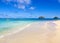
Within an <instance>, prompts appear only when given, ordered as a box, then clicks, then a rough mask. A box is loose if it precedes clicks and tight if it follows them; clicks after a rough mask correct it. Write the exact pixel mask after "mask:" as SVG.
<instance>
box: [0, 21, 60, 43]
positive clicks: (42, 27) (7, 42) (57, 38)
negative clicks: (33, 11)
mask: <svg viewBox="0 0 60 43" xmlns="http://www.w3.org/2000/svg"><path fill="white" fill-rule="evenodd" d="M0 43H60V21H52V22H51V21H50V22H49V21H48V22H35V23H33V24H31V25H30V26H28V27H26V28H24V30H23V31H20V32H18V33H15V34H13V35H9V36H6V37H4V38H1V39H0Z"/></svg>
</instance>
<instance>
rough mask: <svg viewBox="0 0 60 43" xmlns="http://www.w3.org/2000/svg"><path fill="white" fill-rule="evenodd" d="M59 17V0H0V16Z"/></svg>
mask: <svg viewBox="0 0 60 43" xmlns="http://www.w3.org/2000/svg"><path fill="white" fill-rule="evenodd" d="M39 16H44V17H46V18H52V17H54V16H58V17H60V0H0V18H38V17H39Z"/></svg>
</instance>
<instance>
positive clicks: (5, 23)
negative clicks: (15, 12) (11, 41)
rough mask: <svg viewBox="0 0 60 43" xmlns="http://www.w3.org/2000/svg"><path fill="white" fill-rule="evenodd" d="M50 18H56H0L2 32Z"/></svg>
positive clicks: (0, 32) (0, 31)
mask: <svg viewBox="0 0 60 43" xmlns="http://www.w3.org/2000/svg"><path fill="white" fill-rule="evenodd" d="M50 20H54V19H36V18H33V19H32V18H31V19H30V18H28V19H13V18H10V19H7V18H0V34H2V33H4V31H6V32H7V31H10V30H12V29H14V28H15V27H18V26H19V27H24V26H26V25H27V24H29V23H32V22H36V21H38V22H41V21H43V22H45V21H50Z"/></svg>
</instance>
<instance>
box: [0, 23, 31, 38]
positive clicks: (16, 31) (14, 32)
mask: <svg viewBox="0 0 60 43" xmlns="http://www.w3.org/2000/svg"><path fill="white" fill-rule="evenodd" d="M31 24H32V23H30V24H28V25H26V26H25V27H22V28H19V29H18V30H15V31H13V32H11V33H8V34H6V35H1V36H0V38H3V37H5V36H9V35H12V34H16V33H18V32H20V31H22V30H24V29H26V28H27V27H29V26H30V25H31Z"/></svg>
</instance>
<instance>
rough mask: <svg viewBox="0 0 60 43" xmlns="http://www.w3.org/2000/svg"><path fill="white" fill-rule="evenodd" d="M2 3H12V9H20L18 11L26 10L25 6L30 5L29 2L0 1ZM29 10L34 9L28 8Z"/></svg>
mask: <svg viewBox="0 0 60 43" xmlns="http://www.w3.org/2000/svg"><path fill="white" fill-rule="evenodd" d="M2 1H4V2H5V3H8V4H9V3H10V2H13V4H12V5H13V6H14V7H17V8H20V9H23V10H24V9H26V7H27V6H29V5H30V4H31V2H32V1H31V0H2ZM28 9H30V10H34V9H35V8H34V7H30V8H28Z"/></svg>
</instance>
